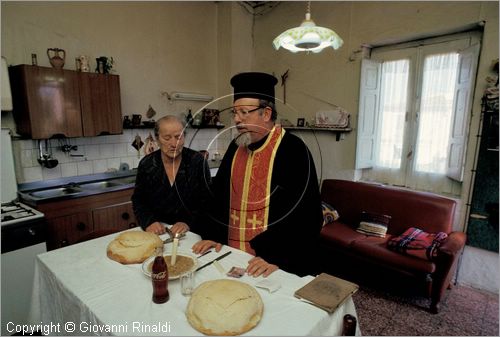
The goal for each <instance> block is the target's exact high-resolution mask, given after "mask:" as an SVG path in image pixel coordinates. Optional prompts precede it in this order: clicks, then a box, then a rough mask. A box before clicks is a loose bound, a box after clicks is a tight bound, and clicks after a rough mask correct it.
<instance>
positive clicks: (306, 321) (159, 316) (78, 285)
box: [30, 233, 359, 336]
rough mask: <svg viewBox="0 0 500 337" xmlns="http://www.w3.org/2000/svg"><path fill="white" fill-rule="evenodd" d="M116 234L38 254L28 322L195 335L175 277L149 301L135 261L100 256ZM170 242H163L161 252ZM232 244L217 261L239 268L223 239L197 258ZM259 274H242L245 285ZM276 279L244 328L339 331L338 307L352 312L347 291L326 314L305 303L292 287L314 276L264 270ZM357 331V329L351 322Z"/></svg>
mask: <svg viewBox="0 0 500 337" xmlns="http://www.w3.org/2000/svg"><path fill="white" fill-rule="evenodd" d="M117 235H118V234H112V235H108V236H105V237H101V238H98V239H95V240H91V241H87V242H84V243H80V244H76V245H72V246H69V247H65V248H61V249H57V250H54V251H50V252H47V253H44V254H40V255H38V257H37V259H36V264H35V280H34V286H33V300H32V308H31V314H30V321H31V323H33V324H38V325H39V327H38V329H39V330H42V331H44V332H47V333H49V334H50V335H163V336H169V335H171V336H193V335H201V333H199V332H198V331H197V330H195V329H193V328H192V327H191V326H190V325H189V323H188V321H187V319H186V316H185V314H184V311H185V308H186V306H187V303H188V301H189V297H184V296H183V295H181V292H180V285H179V280H171V281H170V282H169V286H168V287H169V292H170V300H169V301H168V302H167V303H164V304H155V303H153V302H152V300H151V296H152V282H151V279H150V278H148V277H146V276H145V275H144V274H143V273H142V271H141V265H140V264H137V265H122V264H120V263H117V262H115V261H112V260H111V259H109V258H108V257H107V256H106V247H107V245H108V243H109V242H110V241H111V240H112V239H113V238H114V237H116V236H117ZM198 240H199V236H198V235H196V234H193V233H188V235H187V236H186V238H184V239H182V240H181V241H180V246H179V251H189V252H190V251H191V247H192V245H193V243H194V242H196V241H198ZM170 250H171V244H167V245H165V252H169V251H170ZM229 250H231V251H232V253H231V254H230V255H229V256H227V257H225V258H224V259H222V260H220V261H219V263H220V264H221V265H222V267H223V268H224V269H225V270H226V271H227V270H229V269H230V268H231V267H232V266H240V267H246V265H247V263H248V260H249V259H250V258H251V257H252V256H251V255H249V254H247V253H245V252H242V251H239V250H236V249H233V248H231V247H228V246H224V247H223V248H222V250H221V251H220V252H219V253H215V251H214V252H212V253H209V254H207V255H205V256H203V257H201V258H199V259H198V260H199V261H198V263H199V265H202V264H203V263H205V262H208V261H211V260H212V259H214V258H216V257H217V256H220V255H222V254H223V253H225V252H227V251H229ZM220 278H227V276H225V275H223V274H221V273H220V271H219V270H218V269H217V268H216V267H215V266H214V265H211V266H208V267H206V268H204V269H202V270H200V271H199V272H197V273H196V276H195V282H196V285H198V284H200V283H202V282H204V281H208V280H213V279H220ZM262 279H263V277H258V278H253V277H250V276H247V275H245V276H243V277H242V278H240V279H239V280H240V281H242V282H246V283H248V284H251V285H255V284H256V283H257V282H259V281H261V280H262ZM269 279H271V280H275V281H277V282H279V283H280V284H281V288H280V289H279V290H277V291H276V292H274V293H270V292H268V291H267V290H265V289H261V288H256V289H257V291H258V292H259V294H260V295H261V297H262V300H263V302H264V315H263V317H262V320H261V322H260V323H259V325H257V327H255V328H254V329H253V330H251V331H249V332H248V333H247V334H248V335H254V336H255V335H266V336H273V335H279V336H284V335H295V336H303V335H329V336H332V335H340V334H341V331H342V319H343V316H344V315H345V314H351V315H354V316H356V310H355V307H354V303H353V301H352V299H351V298H349V299H348V300H347V301H346V302H345V304H344V305H342V306H341V307H339V308H338V309H337V311H336V312H334V313H333V314H328V313H327V312H326V311H323V310H321V309H319V308H317V307H315V306H313V305H310V304H307V303H304V302H302V301H300V300H298V299H297V298H295V297H294V296H293V293H294V292H295V291H296V290H297V289H299V288H300V287H302V286H303V285H305V284H306V283H307V282H309V281H311V280H312V279H313V277H312V276H307V277H303V278H301V277H299V276H297V275H294V274H290V273H287V272H284V271H282V270H278V271H276V272H274V273H273V274H271V275H270V276H269ZM358 334H359V329H358Z"/></svg>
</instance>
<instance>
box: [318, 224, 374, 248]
mask: <svg viewBox="0 0 500 337" xmlns="http://www.w3.org/2000/svg"><path fill="white" fill-rule="evenodd" d="M365 237H366V235H363V234H360V233H358V232H356V231H355V230H354V229H353V228H351V227H350V226H348V225H346V224H344V223H342V222H339V221H335V222H333V223H330V224H327V225H325V227H323V229H322V230H321V240H322V241H323V243H325V244H327V245H329V246H332V247H336V246H337V245H338V246H341V247H349V245H350V244H351V243H352V242H353V241H354V240H357V239H363V238H365Z"/></svg>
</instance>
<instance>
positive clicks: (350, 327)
mask: <svg viewBox="0 0 500 337" xmlns="http://www.w3.org/2000/svg"><path fill="white" fill-rule="evenodd" d="M356 324H357V320H356V317H354V316H353V315H349V314H347V315H344V323H343V327H342V336H356Z"/></svg>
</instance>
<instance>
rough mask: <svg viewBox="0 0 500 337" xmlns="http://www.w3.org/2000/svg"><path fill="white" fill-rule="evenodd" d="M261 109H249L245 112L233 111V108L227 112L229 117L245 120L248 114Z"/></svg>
mask: <svg viewBox="0 0 500 337" xmlns="http://www.w3.org/2000/svg"><path fill="white" fill-rule="evenodd" d="M262 108H263V107H261V106H256V108H255V109H251V110H245V109H235V108H231V109H230V110H229V111H230V112H231V115H232V116H233V118H234V117H236V116H238V117H240V118H245V117H246V116H247V115H248V114H249V113H252V112H254V111H257V110H259V109H262Z"/></svg>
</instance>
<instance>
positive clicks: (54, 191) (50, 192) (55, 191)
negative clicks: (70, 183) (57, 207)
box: [28, 187, 82, 199]
mask: <svg viewBox="0 0 500 337" xmlns="http://www.w3.org/2000/svg"><path fill="white" fill-rule="evenodd" d="M80 192H82V190H81V189H80V188H78V187H57V188H51V189H47V190H42V191H33V192H29V193H28V194H29V195H31V196H32V197H35V198H41V199H47V198H56V197H60V196H65V195H71V194H77V193H80Z"/></svg>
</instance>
